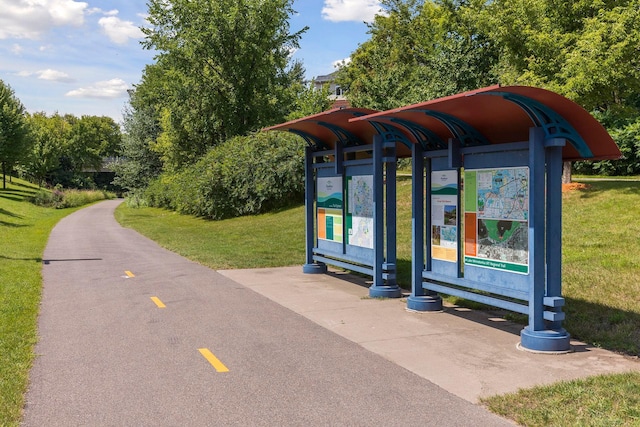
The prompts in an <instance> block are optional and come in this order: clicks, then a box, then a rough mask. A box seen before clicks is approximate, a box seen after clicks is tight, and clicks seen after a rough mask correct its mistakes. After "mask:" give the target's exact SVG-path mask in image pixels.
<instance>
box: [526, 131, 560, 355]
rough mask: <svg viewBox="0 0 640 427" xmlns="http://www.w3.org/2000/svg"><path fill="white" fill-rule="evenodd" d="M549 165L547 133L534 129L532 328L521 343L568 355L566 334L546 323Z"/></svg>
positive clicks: (531, 152)
mask: <svg viewBox="0 0 640 427" xmlns="http://www.w3.org/2000/svg"><path fill="white" fill-rule="evenodd" d="M545 163H546V154H545V133H544V130H543V129H542V128H532V129H531V130H530V132H529V177H530V179H529V275H530V286H529V325H528V326H527V327H525V328H524V329H523V330H522V332H521V333H520V344H521V346H522V347H523V348H525V349H527V350H532V351H540V352H566V351H569V350H570V345H569V336H568V334H567V333H566V331H564V330H559V331H557V330H552V329H547V327H546V324H545V320H544V301H545V292H546V278H547V277H546V265H545V264H546V256H547V255H546V251H545V240H546V239H545V238H546V235H547V234H546V230H545V228H546V225H547V222H546V218H545V213H546V209H545V193H546V189H545V176H546V175H545V173H546V167H545ZM556 215H557V212H556ZM549 221H561V218H550V219H549ZM547 243H548V242H547Z"/></svg>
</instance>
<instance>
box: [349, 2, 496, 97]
mask: <svg viewBox="0 0 640 427" xmlns="http://www.w3.org/2000/svg"><path fill="white" fill-rule="evenodd" d="M382 4H383V6H384V7H385V9H386V11H387V14H386V15H378V16H376V18H375V21H374V22H373V23H372V24H371V25H370V30H369V32H370V33H371V35H372V36H371V39H370V40H368V41H367V42H365V43H363V44H362V45H360V47H359V48H358V49H357V50H356V51H355V52H354V53H353V54H352V56H351V59H352V60H351V63H350V64H349V65H347V66H346V67H345V68H344V70H343V72H341V73H340V79H339V80H340V83H341V85H342V86H345V87H346V88H347V96H348V97H349V100H350V101H351V103H352V104H353V105H354V106H358V107H367V108H374V109H388V108H394V107H399V106H401V105H406V104H411V103H416V102H421V101H425V100H427V99H433V98H437V97H440V96H445V95H451V94H454V93H457V92H462V91H465V90H471V89H475V88H477V87H481V86H487V85H489V84H493V83H496V82H497V77H496V76H495V74H494V73H493V69H494V66H495V63H496V62H497V59H498V49H497V47H496V46H495V44H494V43H493V42H492V40H491V39H490V37H489V33H488V31H487V27H486V24H485V22H484V21H483V20H482V19H480V18H481V17H482V16H483V15H484V13H485V11H486V2H485V1H482V0H469V1H454V0H438V1H424V0H410V1H403V0H384V1H383V2H382Z"/></svg>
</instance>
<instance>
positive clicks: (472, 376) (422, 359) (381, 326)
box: [219, 267, 640, 403]
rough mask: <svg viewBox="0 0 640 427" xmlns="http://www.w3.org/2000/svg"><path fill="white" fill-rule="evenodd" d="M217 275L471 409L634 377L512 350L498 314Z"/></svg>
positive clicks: (319, 283) (355, 284) (347, 281)
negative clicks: (411, 308) (517, 394)
mask: <svg viewBox="0 0 640 427" xmlns="http://www.w3.org/2000/svg"><path fill="white" fill-rule="evenodd" d="M219 273H221V274H223V275H224V276H227V277H228V278H230V279H232V280H233V281H235V282H237V283H240V284H242V285H244V286H246V287H248V288H250V289H252V290H254V291H255V292H257V293H259V294H261V295H263V296H265V297H267V298H269V299H271V300H272V301H275V302H277V303H278V304H280V305H282V306H284V307H287V308H289V309H290V310H292V311H294V312H296V313H298V314H300V315H302V316H304V317H306V318H308V319H310V320H312V321H313V322H315V323H317V324H318V325H321V326H323V327H324V328H327V329H329V330H331V331H333V332H335V333H337V334H339V335H341V336H343V337H345V338H347V339H349V340H351V341H353V342H356V343H358V344H359V345H361V346H362V347H364V348H366V349H368V350H370V351H372V352H374V353H377V354H379V355H381V356H383V357H384V358H386V359H388V360H390V361H392V362H394V363H396V364H397V365H400V366H402V367H404V368H406V369H408V370H409V371H411V372H413V373H415V374H417V375H419V376H421V377H423V378H425V379H427V380H429V381H431V382H433V383H435V384H437V385H438V386H440V387H442V388H443V389H445V390H447V391H449V392H451V393H453V394H455V395H457V396H459V397H461V398H463V399H466V400H468V401H470V402H472V403H477V402H478V399H479V398H481V397H487V396H491V395H495V394H503V393H507V392H512V391H516V390H518V389H520V388H528V387H532V386H535V385H541V384H549V383H554V382H557V381H561V380H570V379H574V378H581V377H587V376H592V375H598V374H608V373H615V372H627V371H640V361H639V360H638V359H637V358H631V357H625V356H622V355H619V354H615V353H612V352H609V351H606V350H602V349H598V348H594V347H592V346H588V345H586V344H584V343H581V342H578V341H575V340H572V342H571V344H572V347H573V350H574V351H573V352H572V353H569V354H562V355H549V354H534V353H530V352H526V351H522V350H519V349H518V348H517V344H518V343H519V342H520V335H519V334H520V330H521V329H522V325H517V324H515V323H512V322H509V321H505V320H504V319H502V318H501V317H500V316H499V314H498V313H497V312H496V313H489V312H480V311H473V310H469V309H465V308H461V307H455V306H450V305H448V306H447V305H445V310H444V312H442V313H415V312H408V311H407V310H406V309H405V307H406V300H405V298H401V299H387V300H378V299H371V298H369V297H368V289H367V286H368V285H367V283H366V282H365V280H364V279H361V278H358V277H355V276H352V275H349V274H346V273H342V272H336V271H330V273H329V274H318V275H315V274H311V275H307V274H303V273H302V267H286V268H272V269H253V270H219Z"/></svg>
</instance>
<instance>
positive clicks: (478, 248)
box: [465, 167, 529, 274]
mask: <svg viewBox="0 0 640 427" xmlns="http://www.w3.org/2000/svg"><path fill="white" fill-rule="evenodd" d="M465 263H466V264H469V265H475V266H479V267H487V268H493V269H497V270H505V271H510V272H514V273H520V274H529V168H528V167H521V168H504V169H478V170H467V171H465Z"/></svg>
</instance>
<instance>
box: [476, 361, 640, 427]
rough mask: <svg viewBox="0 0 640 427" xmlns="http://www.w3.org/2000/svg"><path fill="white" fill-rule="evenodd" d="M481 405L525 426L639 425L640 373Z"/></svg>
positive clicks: (575, 382)
mask: <svg viewBox="0 0 640 427" xmlns="http://www.w3.org/2000/svg"><path fill="white" fill-rule="evenodd" d="M482 403H484V404H485V405H487V407H488V408H489V409H491V410H492V411H493V412H495V413H497V414H499V415H502V416H504V417H507V418H510V419H512V420H514V421H516V422H517V423H518V424H520V425H524V426H532V427H533V426H540V427H546V426H583V427H587V426H594V427H595V426H598V427H602V426H611V427H619V426H620V427H621V426H629V427H631V426H639V425H640V373H638V372H635V373H626V374H615V375H600V376H596V377H590V378H585V379H579V380H573V381H564V382H560V383H556V384H553V385H550V386H541V387H534V388H531V389H527V390H519V391H517V392H515V393H511V394H506V395H503V396H495V397H491V398H488V399H483V400H482Z"/></svg>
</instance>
